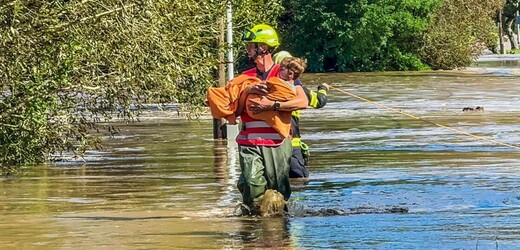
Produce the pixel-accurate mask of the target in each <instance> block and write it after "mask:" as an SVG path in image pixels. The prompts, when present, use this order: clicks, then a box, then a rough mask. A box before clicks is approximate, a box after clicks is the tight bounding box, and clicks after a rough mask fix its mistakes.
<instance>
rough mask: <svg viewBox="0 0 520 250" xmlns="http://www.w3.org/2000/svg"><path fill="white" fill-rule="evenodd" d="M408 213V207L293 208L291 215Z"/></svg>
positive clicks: (323, 215) (290, 211)
mask: <svg viewBox="0 0 520 250" xmlns="http://www.w3.org/2000/svg"><path fill="white" fill-rule="evenodd" d="M402 213H408V208H407V207H397V206H392V207H385V208H373V207H357V208H348V209H340V208H321V209H319V210H312V209H309V208H305V209H302V207H300V208H298V207H296V206H291V209H290V210H289V214H290V215H291V216H293V217H311V216H312V217H313V216H318V217H328V216H347V215H354V214H402Z"/></svg>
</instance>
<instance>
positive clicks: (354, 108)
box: [0, 68, 520, 249]
mask: <svg viewBox="0 0 520 250" xmlns="http://www.w3.org/2000/svg"><path fill="white" fill-rule="evenodd" d="M499 69H501V68H499ZM303 80H304V82H305V83H306V84H308V85H310V87H315V85H317V84H318V83H321V82H326V83H329V84H333V85H334V86H335V87H337V88H340V89H343V90H347V91H351V92H353V93H355V94H357V95H360V96H363V97H366V98H369V99H371V100H373V101H377V102H380V103H382V104H384V105H387V106H389V107H393V108H396V109H399V110H402V111H404V112H407V113H410V114H413V115H416V116H418V117H421V118H424V119H427V120H431V121H435V122H438V123H440V124H444V125H446V126H450V127H453V128H457V129H459V130H462V131H467V132H469V133H472V134H475V135H479V136H483V137H486V138H490V139H492V140H496V141H500V142H504V143H508V144H511V145H519V144H520V125H519V122H520V118H519V116H518V114H519V111H520V107H519V106H518V105H517V104H518V103H520V96H519V95H518V93H520V84H519V81H518V78H517V77H516V75H514V74H509V75H503V74H488V73H486V72H480V71H464V72H417V73H416V72H387V73H356V74H307V75H305V77H304V79H303ZM477 106H484V107H485V110H484V111H483V112H473V113H468V112H463V111H462V109H463V108H464V107H477ZM120 127H121V134H120V135H118V136H116V137H115V138H108V137H107V138H106V146H105V150H104V151H89V152H88V153H87V155H86V157H85V162H83V161H82V162H60V163H57V164H53V165H44V166H38V167H34V168H31V169H28V170H27V172H26V174H25V175H24V176H20V177H17V178H14V177H11V178H6V179H0V204H1V205H0V210H1V212H2V216H1V217H0V245H1V246H3V247H6V248H11V249H13V248H14V249H20V248H36V247H38V248H40V249H56V248H91V247H92V246H96V247H98V248H170V249H171V248H175V249H182V248H201V249H222V248H225V249H230V248H231V249H234V248H246V249H247V248H282V249H315V248H323V249H344V248H353V249H418V248H420V249H422V248H425V249H475V248H478V249H496V245H498V246H499V247H500V248H501V249H515V248H517V247H518V242H520V229H518V227H517V226H516V225H518V224H519V223H520V195H518V193H517V192H516V190H517V187H518V183H520V171H518V166H519V165H520V154H519V152H518V151H516V150H514V149H512V148H507V147H502V146H499V145H495V144H493V143H491V142H489V141H488V142H486V141H481V140H477V139H475V138H471V137H468V136H467V135H463V134H460V133H456V132H454V131H450V130H446V129H444V128H440V127H438V126H434V125H432V124H428V123H424V122H421V121H417V120H413V119H410V118H407V117H403V116H401V115H399V114H395V113H391V112H388V111H387V110H382V109H380V108H378V107H375V106H374V105H371V104H369V103H366V102H362V101H359V100H356V99H354V98H352V97H349V96H345V95H344V94H342V93H340V92H337V91H330V92H329V103H328V104H327V106H326V107H325V108H323V109H321V110H305V111H304V112H303V116H302V135H303V140H304V141H306V143H307V144H308V145H309V146H310V150H311V161H310V172H311V176H310V178H309V179H308V180H306V181H300V182H292V185H293V189H294V192H293V194H292V197H291V203H290V207H291V213H292V214H291V216H289V217H287V218H256V217H236V216H235V217H233V216H228V215H230V214H233V210H234V208H235V207H236V205H237V204H238V203H239V202H240V198H241V197H240V194H239V192H238V190H237V188H236V181H237V179H238V175H239V171H240V170H239V166H238V153H237V148H236V145H234V144H233V143H228V142H225V141H218V140H212V139H211V136H212V124H211V120H209V119H201V120H200V121H185V120H181V119H150V120H147V121H146V122H144V123H139V124H128V125H121V126H120Z"/></svg>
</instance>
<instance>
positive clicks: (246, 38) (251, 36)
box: [242, 30, 256, 42]
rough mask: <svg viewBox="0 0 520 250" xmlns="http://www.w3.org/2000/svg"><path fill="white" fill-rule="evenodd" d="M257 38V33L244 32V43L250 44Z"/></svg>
mask: <svg viewBox="0 0 520 250" xmlns="http://www.w3.org/2000/svg"><path fill="white" fill-rule="evenodd" d="M255 38H256V35H255V32H253V31H251V30H246V31H244V34H242V41H246V42H250V41H253V40H254V39H255Z"/></svg>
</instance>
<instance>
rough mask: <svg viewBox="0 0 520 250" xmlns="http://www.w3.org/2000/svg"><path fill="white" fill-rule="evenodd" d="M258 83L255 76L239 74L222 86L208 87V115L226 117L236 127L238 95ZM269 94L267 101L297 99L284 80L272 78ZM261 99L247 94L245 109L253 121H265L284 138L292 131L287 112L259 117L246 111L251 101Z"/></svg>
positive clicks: (263, 113)
mask: <svg viewBox="0 0 520 250" xmlns="http://www.w3.org/2000/svg"><path fill="white" fill-rule="evenodd" d="M260 82H261V80H260V79H258V78H257V77H251V76H247V75H240V76H238V77H236V78H234V79H233V80H231V81H229V82H228V83H227V84H226V86H225V87H210V88H209V89H208V93H207V100H208V105H209V107H210V110H211V115H212V116H213V117H214V118H225V119H226V120H228V122H229V123H230V124H236V116H235V111H236V109H237V107H238V100H239V97H240V93H241V92H242V90H244V89H245V88H246V87H247V86H252V85H255V84H257V83H260ZM266 83H267V86H268V88H269V93H268V94H267V95H266V97H267V99H269V100H271V101H282V102H283V101H288V100H291V99H293V98H294V97H296V90H295V88H294V85H292V84H289V83H287V82H285V81H283V80H282V79H280V78H277V77H272V78H270V79H269V80H268V81H267V82H266ZM260 98H261V97H260V96H258V95H254V94H250V95H249V96H248V98H247V100H248V101H247V103H246V110H247V113H248V115H249V116H251V118H253V119H257V120H262V121H265V122H266V123H267V124H269V125H270V126H271V127H273V128H274V129H275V130H276V131H277V132H278V133H279V134H280V135H281V136H282V137H283V138H286V137H288V136H289V134H290V131H291V112H290V111H265V112H261V113H258V114H253V113H252V112H250V111H249V109H248V108H247V107H248V106H249V102H250V100H254V99H257V100H259V99H260Z"/></svg>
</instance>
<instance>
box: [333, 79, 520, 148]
mask: <svg viewBox="0 0 520 250" xmlns="http://www.w3.org/2000/svg"><path fill="white" fill-rule="evenodd" d="M329 87H330V88H331V89H334V90H337V91H339V92H341V93H343V94H347V95H349V96H352V97H354V98H357V99H359V100H362V101H364V102H368V103H371V104H374V105H376V106H378V107H381V108H384V109H388V110H391V111H394V112H397V113H399V114H402V115H405V116H408V117H411V118H413V119H416V120H419V121H423V122H426V123H429V124H433V125H435V126H438V127H441V128H445V129H448V130H451V131H455V132H457V133H459V134H463V135H467V136H470V137H473V138H475V139H478V140H483V141H487V142H492V143H495V144H498V145H502V146H505V147H509V148H514V149H518V150H520V147H518V146H515V145H511V144H507V143H503V142H499V141H495V140H493V139H489V138H486V137H482V136H478V135H474V134H471V133H468V132H465V131H462V130H460V129H456V128H452V127H448V126H446V125H442V124H439V123H436V122H432V121H428V120H425V119H422V118H420V117H417V116H414V115H412V114H408V113H406V112H403V111H401V110H398V109H395V108H391V107H388V106H386V105H383V104H380V103H377V102H374V101H371V100H369V99H366V98H363V97H361V96H358V95H355V94H352V93H350V92H348V91H345V90H342V89H338V88H336V87H333V86H329Z"/></svg>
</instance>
